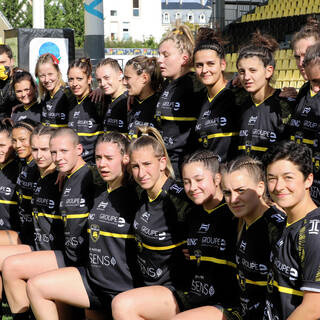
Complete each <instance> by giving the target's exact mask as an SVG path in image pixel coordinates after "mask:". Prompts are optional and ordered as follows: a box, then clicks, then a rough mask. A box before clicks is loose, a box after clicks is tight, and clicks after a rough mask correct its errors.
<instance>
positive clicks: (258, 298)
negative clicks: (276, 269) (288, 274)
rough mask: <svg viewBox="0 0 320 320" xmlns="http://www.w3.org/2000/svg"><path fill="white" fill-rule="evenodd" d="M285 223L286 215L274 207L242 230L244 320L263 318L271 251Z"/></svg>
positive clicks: (240, 260)
mask: <svg viewBox="0 0 320 320" xmlns="http://www.w3.org/2000/svg"><path fill="white" fill-rule="evenodd" d="M285 222H286V219H285V215H284V213H283V212H281V211H279V210H277V209H276V208H275V207H271V208H269V209H268V210H267V211H265V212H264V214H263V215H262V216H261V217H259V218H258V219H257V220H255V221H253V222H252V223H251V224H250V225H249V226H247V225H246V224H244V225H243V227H242V229H241V231H240V232H241V235H240V237H239V240H238V242H237V247H236V248H237V252H236V263H237V279H238V283H239V287H240V303H241V309H242V318H243V319H244V320H255V319H262V318H263V313H264V308H265V301H266V295H267V280H268V272H269V270H270V253H271V248H272V246H273V245H274V244H275V243H276V242H277V241H278V240H279V237H280V236H281V233H282V231H283V228H284V227H285Z"/></svg>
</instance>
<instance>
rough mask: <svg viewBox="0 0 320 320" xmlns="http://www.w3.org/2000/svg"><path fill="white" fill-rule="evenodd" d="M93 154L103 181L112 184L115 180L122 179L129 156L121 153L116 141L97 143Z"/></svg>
mask: <svg viewBox="0 0 320 320" xmlns="http://www.w3.org/2000/svg"><path fill="white" fill-rule="evenodd" d="M95 154H96V165H97V169H98V172H99V174H100V176H101V178H102V179H103V181H105V182H108V184H112V183H113V182H115V181H116V180H122V178H123V175H124V171H125V165H126V164H127V163H128V161H129V157H128V156H127V155H122V154H121V152H120V149H119V146H118V145H117V144H116V143H113V142H100V143H98V144H97V146H96V153H95Z"/></svg>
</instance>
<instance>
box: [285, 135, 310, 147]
mask: <svg viewBox="0 0 320 320" xmlns="http://www.w3.org/2000/svg"><path fill="white" fill-rule="evenodd" d="M290 140H291V141H296V142H297V143H299V142H302V143H305V144H311V145H313V144H314V140H311V139H305V138H303V139H302V140H301V139H299V138H296V137H295V136H290Z"/></svg>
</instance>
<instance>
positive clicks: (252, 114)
mask: <svg viewBox="0 0 320 320" xmlns="http://www.w3.org/2000/svg"><path fill="white" fill-rule="evenodd" d="M280 92H281V90H276V91H275V92H274V94H273V95H271V96H270V97H269V98H267V99H266V100H264V101H263V102H262V103H261V104H259V105H255V103H254V102H253V101H252V99H251V96H249V97H248V99H247V100H246V102H245V103H244V104H243V105H242V106H241V108H240V119H239V129H240V130H239V144H238V152H239V153H240V154H247V155H250V156H253V157H257V158H261V157H262V156H263V153H264V152H266V151H267V150H268V148H269V147H271V146H272V145H273V144H274V143H275V142H277V141H280V140H282V139H284V131H285V123H286V122H287V121H288V119H289V117H290V114H291V113H292V106H291V103H290V102H289V101H288V100H287V99H283V98H280V97H279V94H280Z"/></svg>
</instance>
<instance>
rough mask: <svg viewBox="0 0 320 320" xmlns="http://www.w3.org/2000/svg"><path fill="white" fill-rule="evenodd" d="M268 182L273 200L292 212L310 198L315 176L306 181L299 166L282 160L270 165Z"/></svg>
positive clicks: (310, 176)
mask: <svg viewBox="0 0 320 320" xmlns="http://www.w3.org/2000/svg"><path fill="white" fill-rule="evenodd" d="M267 182H268V190H269V193H270V196H271V198H272V200H273V201H274V202H276V203H277V204H278V205H279V206H280V207H282V208H283V209H285V210H286V209H290V210H292V209H293V208H294V207H296V206H297V205H299V204H300V203H301V202H302V201H303V200H304V199H305V198H306V197H307V196H308V194H309V188H310V187H311V185H312V182H313V175H312V174H310V175H309V176H308V177H307V178H306V179H305V177H304V176H303V174H302V172H301V171H300V170H299V167H298V166H297V165H295V164H294V163H293V162H291V161H289V160H286V159H281V160H277V161H275V162H272V163H271V164H270V165H268V167H267Z"/></svg>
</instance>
